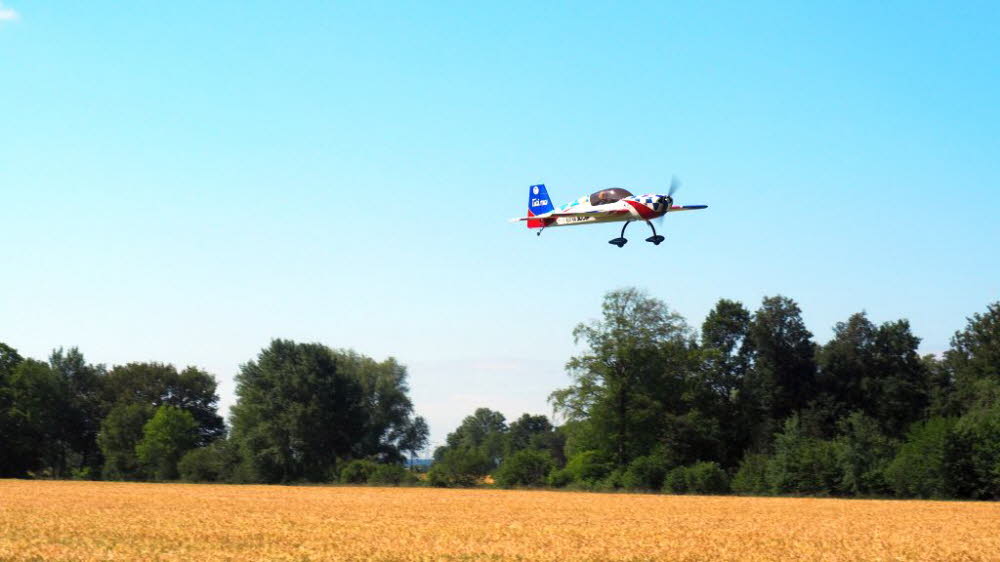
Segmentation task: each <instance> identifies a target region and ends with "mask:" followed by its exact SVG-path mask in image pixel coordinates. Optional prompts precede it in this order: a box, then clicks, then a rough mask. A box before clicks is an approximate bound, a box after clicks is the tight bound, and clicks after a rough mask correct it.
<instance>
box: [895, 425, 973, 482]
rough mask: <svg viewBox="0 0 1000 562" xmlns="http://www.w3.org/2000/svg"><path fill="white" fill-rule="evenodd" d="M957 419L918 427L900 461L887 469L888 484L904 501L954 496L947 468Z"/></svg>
mask: <svg viewBox="0 0 1000 562" xmlns="http://www.w3.org/2000/svg"><path fill="white" fill-rule="evenodd" d="M955 421H956V420H955V419H953V418H942V417H935V418H930V419H928V420H926V421H919V422H916V423H914V424H913V425H912V426H911V427H910V430H909V432H908V433H907V435H906V441H905V442H904V443H903V444H902V445H901V446H900V448H899V451H898V452H897V453H896V457H895V458H894V459H893V461H892V462H891V463H890V464H889V466H887V467H886V469H885V477H886V481H887V482H888V484H889V485H890V486H891V487H892V489H893V491H895V492H896V494H897V495H899V496H903V497H913V496H917V497H921V498H945V497H949V496H951V495H953V493H954V492H953V489H952V485H951V482H950V480H951V477H950V476H949V473H948V471H949V469H948V466H947V460H948V458H947V455H948V449H949V441H950V440H951V435H952V431H953V429H954V427H955Z"/></svg>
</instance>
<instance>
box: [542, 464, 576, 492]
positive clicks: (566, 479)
mask: <svg viewBox="0 0 1000 562" xmlns="http://www.w3.org/2000/svg"><path fill="white" fill-rule="evenodd" d="M571 482H573V473H571V472H570V471H569V470H567V469H565V468H560V469H557V470H553V471H552V472H550V473H549V477H548V484H549V486H552V487H553V488H564V487H566V486H568V485H569V484H570V483H571Z"/></svg>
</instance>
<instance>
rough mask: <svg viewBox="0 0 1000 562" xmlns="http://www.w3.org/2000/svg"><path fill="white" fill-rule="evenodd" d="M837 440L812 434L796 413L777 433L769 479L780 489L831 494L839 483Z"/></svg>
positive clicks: (797, 492)
mask: <svg viewBox="0 0 1000 562" xmlns="http://www.w3.org/2000/svg"><path fill="white" fill-rule="evenodd" d="M840 457H841V455H840V454H839V453H838V444H837V443H834V442H832V441H824V440H822V439H815V438H812V437H809V436H807V435H806V434H805V432H803V431H802V429H801V428H800V426H799V420H798V417H797V416H792V417H791V418H789V419H788V421H786V422H785V429H784V431H783V432H781V433H779V434H777V435H775V439H774V455H773V456H772V457H771V459H770V461H769V462H768V466H767V481H768V483H769V484H770V486H771V489H772V490H773V491H775V492H777V493H792V494H815V495H829V494H831V493H833V492H834V491H835V490H836V489H837V488H838V486H839V481H840V466H839V463H838V459H839V458H840Z"/></svg>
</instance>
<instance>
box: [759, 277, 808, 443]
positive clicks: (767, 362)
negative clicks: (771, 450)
mask: <svg viewBox="0 0 1000 562" xmlns="http://www.w3.org/2000/svg"><path fill="white" fill-rule="evenodd" d="M748 337H749V339H750V345H751V346H752V349H753V350H754V364H753V368H752V370H751V372H750V375H751V380H750V381H748V383H749V387H750V390H751V394H752V395H753V396H754V398H755V399H756V400H757V402H758V404H757V406H756V410H757V411H760V412H762V413H763V416H762V417H763V419H762V420H761V421H760V422H759V423H762V424H764V425H765V426H769V425H771V424H773V423H775V422H777V421H780V420H784V419H785V418H787V417H788V416H789V415H791V414H792V413H795V412H798V411H800V410H801V409H803V408H804V407H805V406H806V405H807V404H808V403H809V401H810V400H811V399H812V398H813V397H814V393H815V383H816V380H815V379H816V363H815V358H814V356H815V347H816V346H815V344H814V343H813V341H812V333H811V332H810V331H809V330H807V329H806V326H805V322H803V320H802V311H801V310H800V309H799V305H798V304H796V303H795V301H793V300H792V299H789V298H787V297H782V296H775V297H766V298H765V299H764V300H763V302H762V303H761V306H760V308H759V309H757V311H756V312H755V313H754V315H753V320H752V321H751V322H750V329H749V333H748ZM757 434H758V435H759V434H760V431H758V432H757Z"/></svg>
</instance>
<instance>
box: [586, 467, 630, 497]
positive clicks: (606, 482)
mask: <svg viewBox="0 0 1000 562" xmlns="http://www.w3.org/2000/svg"><path fill="white" fill-rule="evenodd" d="M624 476H625V471H624V470H622V469H620V468H616V469H614V470H612V471H611V472H609V473H608V475H607V476H605V477H604V478H602V479H600V480H598V481H596V482H593V483H592V484H591V485H590V486H588V487H589V488H591V489H594V490H602V491H607V492H612V491H614V490H618V489H620V488H623V487H624V484H622V479H623V478H624Z"/></svg>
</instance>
